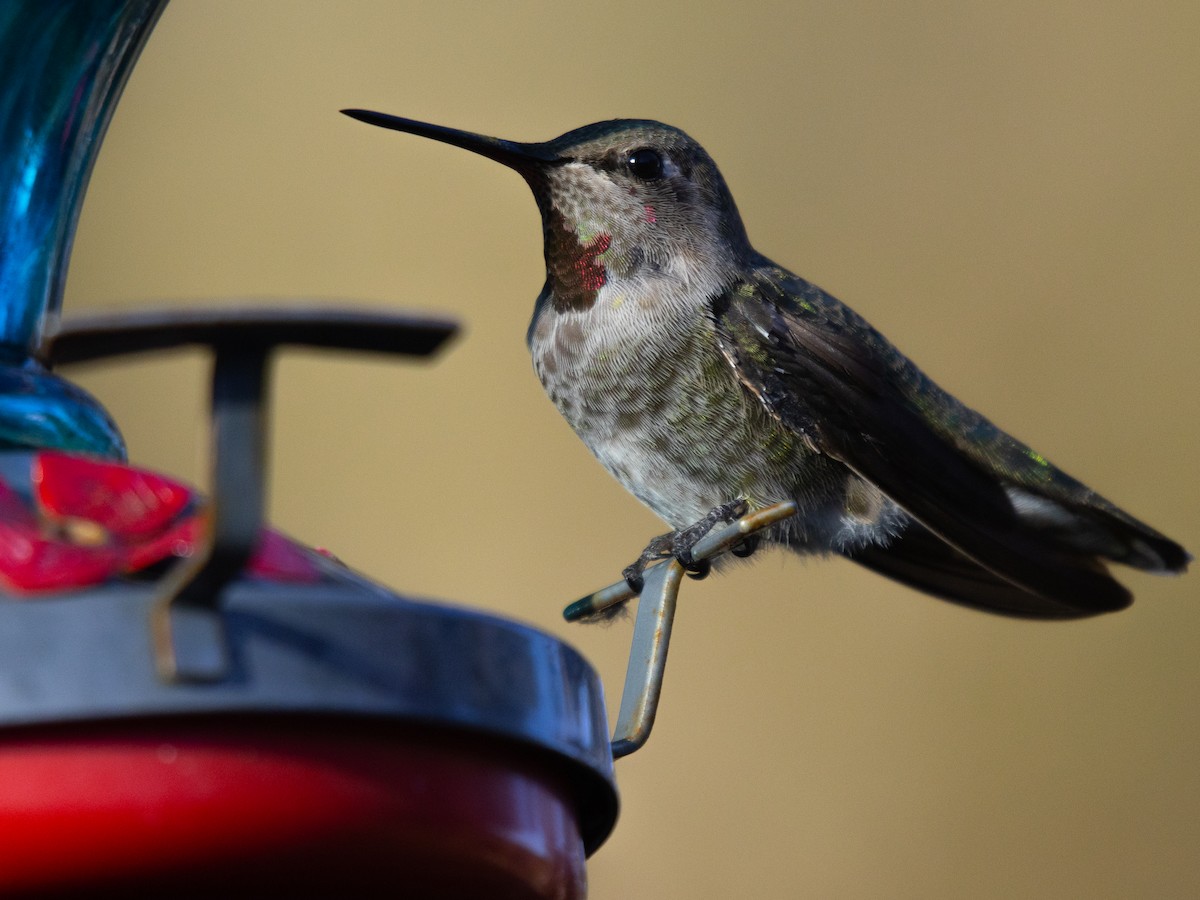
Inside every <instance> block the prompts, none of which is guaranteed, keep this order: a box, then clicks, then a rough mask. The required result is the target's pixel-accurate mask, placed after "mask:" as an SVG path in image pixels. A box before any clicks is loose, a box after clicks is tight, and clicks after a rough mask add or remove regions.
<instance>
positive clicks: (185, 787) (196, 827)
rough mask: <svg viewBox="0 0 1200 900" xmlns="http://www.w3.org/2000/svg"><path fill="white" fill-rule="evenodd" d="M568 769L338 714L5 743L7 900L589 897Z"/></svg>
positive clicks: (131, 725)
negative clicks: (33, 899) (59, 899)
mask: <svg viewBox="0 0 1200 900" xmlns="http://www.w3.org/2000/svg"><path fill="white" fill-rule="evenodd" d="M556 768H557V767H556V765H555V763H554V761H553V760H552V759H550V758H549V757H548V756H546V755H543V754H541V753H539V752H537V751H536V750H531V749H527V748H524V747H520V746H515V745H513V744H512V743H510V742H506V741H503V740H499V739H492V738H488V737H486V736H481V735H472V734H467V733H463V732H448V731H446V730H445V729H432V728H430V729H420V728H414V727H403V726H396V725H392V724H388V723H382V722H374V721H364V720H361V719H347V718H337V717H266V716H256V717H253V718H252V717H249V716H242V717H236V716H224V717H220V718H214V717H204V718H192V719H185V718H174V719H167V720H151V721H136V722H117V723H112V722H106V723H86V724H77V725H71V726H55V727H39V728H28V729H19V730H10V731H9V732H8V734H7V736H6V737H4V738H3V739H0V835H3V837H2V838H0V895H3V896H5V897H11V896H20V895H23V894H24V895H29V896H34V895H36V896H39V897H54V896H70V897H79V896H87V897H90V898H95V897H102V896H121V897H141V896H146V897H149V896H153V897H172V898H182V897H192V896H196V897H200V896H203V897H221V896H227V897H232V896H254V897H258V898H267V897H289V898H292V897H303V896H330V897H332V896H397V897H421V898H451V897H454V898H458V897H461V898H467V897H470V898H479V897H487V898H493V900H508V898H513V900H515V898H559V900H569V898H581V897H583V896H585V894H586V883H585V871H584V851H583V843H582V841H581V838H580V832H579V824H578V821H577V810H576V808H575V803H574V801H573V799H572V798H571V796H570V794H569V792H568V791H567V789H566V788H565V779H563V778H562V777H561V773H559V772H558V771H556Z"/></svg>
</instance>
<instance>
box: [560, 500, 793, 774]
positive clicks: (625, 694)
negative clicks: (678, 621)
mask: <svg viewBox="0 0 1200 900" xmlns="http://www.w3.org/2000/svg"><path fill="white" fill-rule="evenodd" d="M796 511H797V508H796V504H795V503H794V502H792V501H791V500H789V501H786V502H784V503H777V504H775V505H774V506H768V507H767V508H766V509H760V510H756V511H755V512H752V513H749V514H747V515H745V516H742V518H740V519H738V520H737V521H736V522H731V523H730V524H729V525H726V526H724V527H723V528H718V529H714V530H713V531H711V532H709V533H708V534H706V535H705V536H704V537H703V538H701V539H700V540H699V541H697V542H696V546H695V547H693V548H692V556H693V558H694V559H695V560H696V561H697V562H699V561H701V560H705V559H711V558H713V557H714V556H719V555H721V554H722V553H726V552H728V551H729V550H731V549H732V548H734V547H736V546H737V545H738V544H740V543H741V542H742V541H744V540H745V539H746V538H747V537H749V536H750V535H752V534H754V533H756V532H758V531H761V530H762V529H764V528H769V527H770V526H772V525H774V524H775V523H776V522H781V521H782V520H784V519H786V518H788V517H789V516H794V515H795V514H796ZM645 579H646V581H645V585H644V587H643V588H642V593H641V599H640V601H639V603H638V613H637V620H636V621H635V623H634V626H633V642H632V645H631V646H630V649H629V665H628V667H627V668H626V670H625V686H624V688H623V689H622V691H621V708H620V712H619V713H618V714H617V725H616V729H615V731H614V733H613V739H612V755H613V758H614V759H619V758H620V757H622V756H627V755H629V754H630V753H632V752H633V751H634V750H637V749H638V748H639V747H641V746H642V745H643V744H645V743H646V741H647V740H648V739H649V737H650V730H651V729H652V728H653V727H654V717H655V714H656V713H657V712H658V699H659V696H660V695H661V694H662V681H663V673H664V672H665V670H666V665H667V647H668V645H669V644H670V641H671V625H672V623H673V622H674V619H675V603H676V601H677V600H678V598H679V585H680V583H681V581H682V579H683V566H681V565H680V564H679V562H678V560H675V559H669V560H666V561H665V562H661V563H659V564H658V565H655V566H652V567H650V568H649V569H647V570H646V574H645ZM633 597H634V593H633V590H632V589H630V587H629V585H627V584H626V583H625V582H624V581H619V582H617V583H615V584H611V585H609V586H608V587H606V588H602V589H601V590H598V591H596V592H595V593H592V594H588V595H587V596H586V597H583V598H582V599H580V600H576V601H575V602H574V603H572V604H571V605H570V606H568V607H567V608H566V609H565V610H563V616H564V617H565V618H566V619H567V621H568V622H577V621H579V620H582V619H590V618H593V617H596V616H600V615H602V614H603V613H605V612H607V611H609V610H611V609H613V608H615V607H616V606H618V605H619V604H621V603H626V602H628V601H629V600H631V599H632V598H633Z"/></svg>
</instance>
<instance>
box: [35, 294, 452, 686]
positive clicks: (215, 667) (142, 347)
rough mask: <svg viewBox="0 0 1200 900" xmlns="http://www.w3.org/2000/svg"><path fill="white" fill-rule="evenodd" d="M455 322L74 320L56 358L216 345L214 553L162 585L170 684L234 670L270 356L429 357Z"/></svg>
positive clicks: (208, 538)
mask: <svg viewBox="0 0 1200 900" xmlns="http://www.w3.org/2000/svg"><path fill="white" fill-rule="evenodd" d="M457 327H458V326H457V325H456V324H455V323H453V322H450V321H447V320H437V319H426V318H416V317H413V316H402V315H395V314H381V313H374V312H364V311H349V310H345V309H337V308H313V307H300V308H296V307H272V308H255V309H246V308H238V309H233V308H230V309H219V308H218V309H205V310H170V311H153V312H143V313H134V314H125V315H114V316H104V317H96V318H91V319H84V320H76V321H72V322H69V323H66V324H65V325H64V326H63V327H62V328H61V329H60V330H59V331H58V332H57V333H56V334H54V335H53V336H52V337H51V338H50V339H49V341H48V343H47V346H46V349H45V351H44V355H45V357H46V358H48V360H49V361H50V362H54V363H63V362H82V361H85V360H91V359H98V358H103V357H108V356H115V355H118V354H126V353H137V352H146V351H150V350H163V349H169V348H173V347H178V346H181V345H185V344H200V345H203V346H208V347H211V348H212V351H213V381H212V411H211V422H212V435H211V441H212V449H211V457H210V460H209V464H210V467H211V472H212V475H211V481H212V484H211V488H212V492H213V498H212V501H211V503H210V507H209V510H208V516H207V518H206V520H205V536H204V541H203V546H202V547H201V548H200V549H199V550H198V551H197V552H196V553H195V554H194V555H193V556H191V557H189V558H188V559H185V560H183V561H181V562H180V563H178V564H176V566H175V567H174V568H173V569H172V570H171V571H170V572H168V573H167V575H166V576H165V577H164V578H163V582H162V585H161V586H160V588H159V591H158V595H157V598H156V600H155V603H154V605H153V608H152V612H151V622H150V630H151V634H152V636H153V642H154V655H155V661H156V665H157V668H158V672H159V676H160V677H161V678H162V679H163V680H165V681H170V682H182V681H187V682H214V681H220V680H222V679H223V678H224V677H225V676H226V674H227V673H228V670H229V651H228V646H227V642H226V639H225V629H224V624H223V620H222V615H221V608H220V601H221V595H222V592H223V590H224V589H225V587H226V585H228V584H229V582H231V581H232V580H233V579H235V578H236V577H237V576H238V574H239V573H240V572H241V571H242V569H243V568H244V566H245V564H246V562H247V561H248V560H249V559H250V556H251V554H252V553H253V552H254V549H255V545H256V543H257V541H258V537H259V533H260V531H261V529H262V522H263V509H264V506H265V495H266V491H265V470H266V462H265V460H266V454H265V448H266V434H267V425H266V422H267V412H268V410H267V402H266V386H267V372H268V364H269V362H270V359H271V354H272V353H273V352H274V351H275V349H276V348H277V347H279V346H280V345H282V344H299V345H305V346H310V347H324V348H329V349H338V350H372V351H376V352H383V353H392V354H405V355H410V356H427V355H429V354H430V353H432V352H434V351H435V350H437V349H438V348H439V347H440V346H441V345H442V344H443V343H444V342H445V340H446V339H447V338H449V337H450V336H451V335H452V334H453V333H454V332H455V331H456V330H457Z"/></svg>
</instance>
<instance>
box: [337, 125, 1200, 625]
mask: <svg viewBox="0 0 1200 900" xmlns="http://www.w3.org/2000/svg"><path fill="white" fill-rule="evenodd" d="M343 112H344V113H345V114H346V115H349V116H351V117H353V118H355V119H358V120H361V121H363V122H367V123H369V124H372V125H378V126H382V127H384V128H390V129H394V130H396V131H402V132H407V133H410V134H414V135H419V136H422V137H426V138H432V139H434V140H437V141H442V142H444V143H447V144H451V145H453V146H456V147H461V148H463V149H466V150H470V151H472V152H474V153H477V154H479V155H481V156H484V157H487V158H489V159H492V160H495V161H496V162H499V163H502V164H504V165H505V166H508V167H509V168H512V169H515V170H516V171H517V172H518V173H519V174H520V175H522V176H523V177H524V179H525V181H526V182H527V183H528V184H529V186H530V188H531V189H532V191H533V195H534V198H535V199H536V201H537V206H538V210H539V211H540V213H541V219H542V233H543V238H544V243H545V262H546V281H545V284H544V286H543V287H542V290H541V293H540V294H539V295H538V297H537V300H536V302H535V304H534V310H533V317H532V320H531V321H530V323H529V329H528V332H527V335H526V340H527V343H528V346H529V350H530V353H531V355H532V357H533V367H534V370H535V372H536V374H537V377H538V379H539V380H540V381H541V383H542V386H543V388H544V389H545V391H546V393H547V394H548V395H549V397H550V400H551V401H552V402H553V403H554V405H555V406H556V407H557V408H558V410H559V412H560V413H561V414H562V416H563V417H564V418H565V419H566V420H567V422H568V423H569V424H570V426H571V428H573V429H574V431H575V432H576V433H577V434H578V435H579V437H580V438H582V439H583V442H584V443H585V444H586V445H587V446H588V448H589V449H590V450H591V452H592V453H593V454H594V455H595V456H596V458H597V459H598V460H599V461H600V463H601V464H602V465H603V466H604V467H605V468H606V469H607V470H608V471H609V472H611V473H612V474H613V475H614V476H615V477H616V478H617V480H618V481H619V482H620V483H621V484H622V485H624V486H625V487H626V488H627V489H628V490H629V491H630V492H631V493H632V494H633V495H634V496H635V497H637V499H639V500H640V501H641V502H642V503H644V504H645V505H646V506H648V507H649V508H650V509H651V510H653V511H654V512H655V513H656V514H657V515H658V516H659V517H660V518H661V519H663V520H664V521H665V522H666V523H667V524H668V525H669V526H670V527H671V528H672V529H673V530H672V531H671V532H669V533H667V534H665V535H660V536H659V537H657V538H655V539H654V540H652V541H651V542H650V544H649V545H648V546H647V547H646V550H645V551H644V552H643V553H642V555H641V556H640V557H639V558H638V561H637V562H636V563H634V564H633V565H632V566H630V567H629V568H627V569H626V570H625V576H626V579H627V580H628V581H629V583H630V586H631V587H632V588H633V589H634V590H638V588H639V587H640V584H641V572H642V570H643V568H644V567H645V566H646V565H647V564H649V563H650V562H651V561H653V560H655V559H659V558H665V557H667V556H671V555H673V556H675V557H676V558H678V559H679V560H680V561H681V562H683V563H684V564H685V565H689V564H691V563H692V562H693V560H692V559H691V555H690V551H691V547H692V545H694V544H695V542H696V541H697V540H698V539H699V538H700V537H703V535H704V534H705V533H706V532H707V531H708V530H709V529H710V528H712V527H713V526H714V525H715V524H717V523H718V522H722V521H731V520H732V519H733V518H736V517H738V516H740V515H742V514H744V513H745V512H746V511H747V510H751V509H758V508H764V507H766V506H769V505H772V504H774V503H778V502H781V501H785V500H793V501H795V503H796V504H797V506H798V513H797V514H796V515H795V516H793V517H791V518H789V519H786V520H784V521H783V522H780V523H778V524H776V525H774V526H772V528H771V530H769V531H767V532H765V533H764V535H763V541H764V542H765V543H768V544H773V545H780V546H783V547H786V548H789V549H791V550H794V551H797V552H800V553H816V554H840V555H842V556H844V557H846V558H848V559H850V560H852V561H854V562H855V563H858V564H860V565H862V566H865V567H867V568H868V569H872V570H874V571H876V572H878V573H881V574H883V575H885V576H888V577H891V578H893V579H895V580H897V581H899V582H902V583H904V584H906V585H908V586H910V587H913V588H916V589H918V590H921V591H924V592H926V593H928V594H931V595H934V596H936V597H940V598H942V599H945V600H949V601H952V602H955V603H958V604H962V605H965V606H968V607H972V608H975V609H980V610H985V611H988V612H993V613H1000V614H1005V615H1010V616H1019V617H1027V618H1037V619H1070V618H1079V617H1084V616H1091V615H1095V614H1098V613H1103V612H1110V611H1114V610H1119V609H1122V608H1124V607H1126V606H1128V605H1129V603H1131V602H1132V599H1133V598H1132V595H1131V594H1130V593H1129V591H1128V590H1127V589H1126V588H1125V587H1124V586H1122V585H1121V584H1120V583H1119V582H1117V581H1116V580H1115V579H1114V578H1113V577H1112V576H1111V575H1110V574H1109V572H1108V570H1107V568H1106V566H1105V562H1106V561H1112V562H1117V563H1122V564H1124V565H1127V566H1132V567H1134V568H1137V569H1142V570H1145V571H1148V572H1156V573H1168V572H1182V571H1184V570H1185V569H1186V567H1187V563H1188V561H1189V560H1190V558H1191V557H1190V556H1189V554H1188V553H1187V552H1186V551H1185V550H1184V549H1183V547H1181V546H1180V545H1179V544H1178V543H1176V542H1175V541H1173V540H1171V539H1170V538H1168V537H1166V536H1165V535H1163V534H1161V533H1159V532H1158V531H1156V530H1154V529H1153V528H1151V527H1150V526H1148V525H1146V524H1145V523H1143V522H1141V521H1139V520H1138V519H1136V518H1134V517H1133V516H1131V515H1129V514H1128V513H1126V512H1125V511H1123V510H1122V509H1120V508H1118V507H1117V506H1116V505H1114V504H1113V503H1111V502H1110V501H1108V500H1106V499H1105V498H1104V497H1102V496H1100V495H1099V494H1097V493H1096V492H1095V491H1093V490H1092V489H1091V488H1089V487H1087V486H1086V485H1084V484H1082V483H1081V482H1079V481H1077V480H1075V479H1074V478H1072V477H1071V476H1069V475H1067V474H1066V473H1065V472H1063V471H1062V470H1061V469H1059V468H1057V467H1056V466H1054V465H1053V464H1052V463H1051V462H1050V461H1049V460H1047V459H1046V458H1045V457H1044V456H1042V455H1041V454H1039V453H1038V452H1036V451H1035V450H1033V449H1032V448H1030V447H1029V446H1027V445H1025V444H1023V443H1022V442H1021V441H1019V440H1017V439H1016V438H1014V437H1011V436H1010V435H1008V434H1006V433H1005V432H1004V431H1002V430H1000V429H999V428H997V427H996V426H995V425H993V424H992V423H991V422H990V421H988V420H987V419H986V418H984V416H982V415H981V414H979V413H978V412H976V411H975V410H973V409H971V408H969V407H968V406H966V405H964V404H963V403H961V402H959V401H958V400H957V399H955V398H954V397H953V396H951V395H950V394H949V393H947V392H946V391H944V390H943V389H942V388H941V387H939V386H938V385H937V384H935V383H934V382H933V381H932V380H931V379H930V378H929V377H928V376H926V375H925V374H924V373H923V372H922V371H921V370H920V369H919V368H918V367H917V366H916V365H915V364H914V363H913V362H911V361H910V360H909V359H908V358H907V357H906V356H905V355H904V354H903V353H901V352H900V350H898V349H897V348H896V347H895V346H894V345H893V344H892V343H891V342H889V341H888V340H887V339H886V338H885V337H884V336H883V335H882V334H880V333H879V332H878V331H876V330H875V329H874V328H873V327H872V326H871V325H870V324H869V323H868V322H867V321H866V320H865V319H863V318H862V317H861V316H860V315H858V314H857V313H856V312H854V311H853V310H852V309H850V308H849V307H848V306H846V305H845V304H843V303H841V302H840V301H839V300H837V299H836V298H834V297H833V296H832V295H830V294H829V293H827V292H825V291H824V290H822V289H821V288H819V287H817V286H816V285H815V284H812V283H811V282H809V281H806V280H805V279H803V278H801V277H799V276H798V275H795V274H793V273H792V272H790V271H788V270H787V269H784V268H783V267H781V266H779V265H777V264H776V263H774V262H772V261H771V260H770V259H768V258H767V257H765V256H763V255H762V254H760V253H759V252H757V251H756V250H755V249H754V247H753V246H752V245H751V243H750V240H749V238H748V237H747V234H746V229H745V226H744V225H743V224H742V219H741V216H740V215H739V213H738V209H737V205H736V204H735V202H734V199H733V195H732V194H731V193H730V191H729V188H728V187H727V186H726V183H725V180H724V179H723V178H722V176H721V173H720V171H719V170H718V169H717V166H716V163H714V162H713V160H712V158H711V157H710V156H709V155H708V153H707V152H706V151H705V150H704V148H703V147H701V146H700V144H698V143H697V142H696V141H694V140H693V139H692V138H690V137H689V136H688V135H687V134H685V133H684V132H682V131H680V130H679V129H677V128H673V127H671V126H669V125H664V124H662V123H660V122H656V121H652V120H646V119H615V120H611V121H605V122H597V123H595V124H592V125H586V126H583V127H582V128H577V129H575V130H573V131H568V132H567V133H566V134H563V135H562V136H560V137H557V138H554V139H553V140H550V141H545V142H541V143H521V142H516V141H508V140H502V139H499V138H492V137H485V136H483V135H479V134H473V133H471V132H466V131H460V130H457V129H452V128H446V127H442V126H438V125H431V124H427V123H424V122H417V121H414V120H411V119H405V118H400V117H397V116H391V115H387V114H384V113H378V112H370V111H367V110H358V109H348V110H343ZM753 549H754V548H753V547H745V548H744V549H743V554H746V553H748V552H752V550H753Z"/></svg>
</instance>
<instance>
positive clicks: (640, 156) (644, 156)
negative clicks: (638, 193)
mask: <svg viewBox="0 0 1200 900" xmlns="http://www.w3.org/2000/svg"><path fill="white" fill-rule="evenodd" d="M625 164H626V165H627V166H629V171H630V172H632V173H633V175H634V177H636V178H640V179H642V180H643V181H653V180H654V179H655V178H662V174H663V158H662V154H660V153H659V152H658V151H657V150H655V149H654V148H652V147H642V148H641V149H640V150H634V151H633V152H632V153H630V154H629V157H628V158H627V159H626V160H625Z"/></svg>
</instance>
